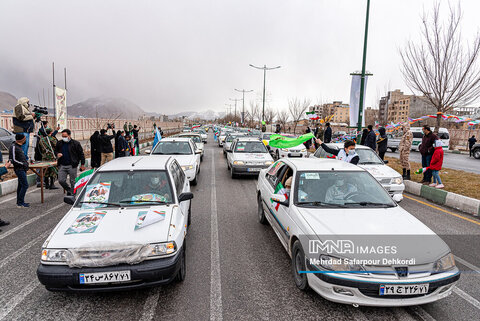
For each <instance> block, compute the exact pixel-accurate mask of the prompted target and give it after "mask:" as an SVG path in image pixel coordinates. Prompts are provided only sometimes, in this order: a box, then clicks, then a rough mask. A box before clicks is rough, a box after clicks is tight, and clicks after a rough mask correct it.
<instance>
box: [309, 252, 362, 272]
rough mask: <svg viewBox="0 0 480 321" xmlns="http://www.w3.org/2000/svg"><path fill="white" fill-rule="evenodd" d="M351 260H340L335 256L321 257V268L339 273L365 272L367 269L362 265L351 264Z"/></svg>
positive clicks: (323, 255)
mask: <svg viewBox="0 0 480 321" xmlns="http://www.w3.org/2000/svg"><path fill="white" fill-rule="evenodd" d="M348 261H349V259H344V258H338V257H335V256H330V255H325V254H322V255H320V262H319V265H320V267H322V268H324V269H326V270H330V271H339V272H349V271H351V272H363V271H365V269H364V268H363V266H362V265H360V264H351V263H350V262H348Z"/></svg>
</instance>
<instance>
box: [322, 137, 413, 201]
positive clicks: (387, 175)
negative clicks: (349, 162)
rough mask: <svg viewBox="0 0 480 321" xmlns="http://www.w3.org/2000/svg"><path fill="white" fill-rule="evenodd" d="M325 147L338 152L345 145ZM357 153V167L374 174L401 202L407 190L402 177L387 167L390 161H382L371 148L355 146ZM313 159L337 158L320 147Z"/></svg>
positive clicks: (333, 144) (336, 144) (330, 144)
mask: <svg viewBox="0 0 480 321" xmlns="http://www.w3.org/2000/svg"><path fill="white" fill-rule="evenodd" d="M325 145H327V146H328V147H330V148H332V149H337V150H339V149H341V148H343V143H328V144H325ZM355 151H356V152H357V154H358V156H359V158H360V160H359V162H358V164H357V165H358V166H360V167H362V168H364V169H366V170H367V171H368V172H369V173H370V174H372V176H373V177H375V179H376V180H377V181H379V182H380V184H382V186H383V187H384V188H385V189H386V190H387V192H388V193H389V194H390V196H393V195H399V196H401V198H399V199H398V200H399V201H401V200H402V199H403V191H404V190H405V184H404V183H403V178H402V176H401V175H400V174H399V173H398V172H397V171H396V170H394V169H393V168H391V167H390V166H387V165H385V164H387V163H388V161H382V160H381V159H380V157H378V155H377V153H375V151H373V150H372V149H371V148H370V147H367V146H363V145H359V144H357V145H355ZM313 157H316V158H335V155H332V154H329V153H327V152H326V151H324V150H323V148H321V147H319V148H318V149H317V151H316V152H315V153H314V154H313Z"/></svg>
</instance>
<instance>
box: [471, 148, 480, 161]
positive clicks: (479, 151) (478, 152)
mask: <svg viewBox="0 0 480 321" xmlns="http://www.w3.org/2000/svg"><path fill="white" fill-rule="evenodd" d="M473 157H475V158H476V159H480V148H475V149H474V150H473Z"/></svg>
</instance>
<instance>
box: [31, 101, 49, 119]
mask: <svg viewBox="0 0 480 321" xmlns="http://www.w3.org/2000/svg"><path fill="white" fill-rule="evenodd" d="M32 112H34V113H35V121H36V122H39V121H40V118H41V117H42V116H44V115H48V109H47V107H42V106H37V105H33V110H32Z"/></svg>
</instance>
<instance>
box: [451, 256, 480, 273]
mask: <svg viewBox="0 0 480 321" xmlns="http://www.w3.org/2000/svg"><path fill="white" fill-rule="evenodd" d="M454 256H455V261H457V262H459V263H461V264H463V265H465V266H466V267H468V268H469V269H471V270H473V271H474V272H476V273H478V274H480V268H479V267H478V266H475V265H473V264H472V263H470V262H467V261H465V260H464V259H462V258H461V257H458V256H456V255H454Z"/></svg>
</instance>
